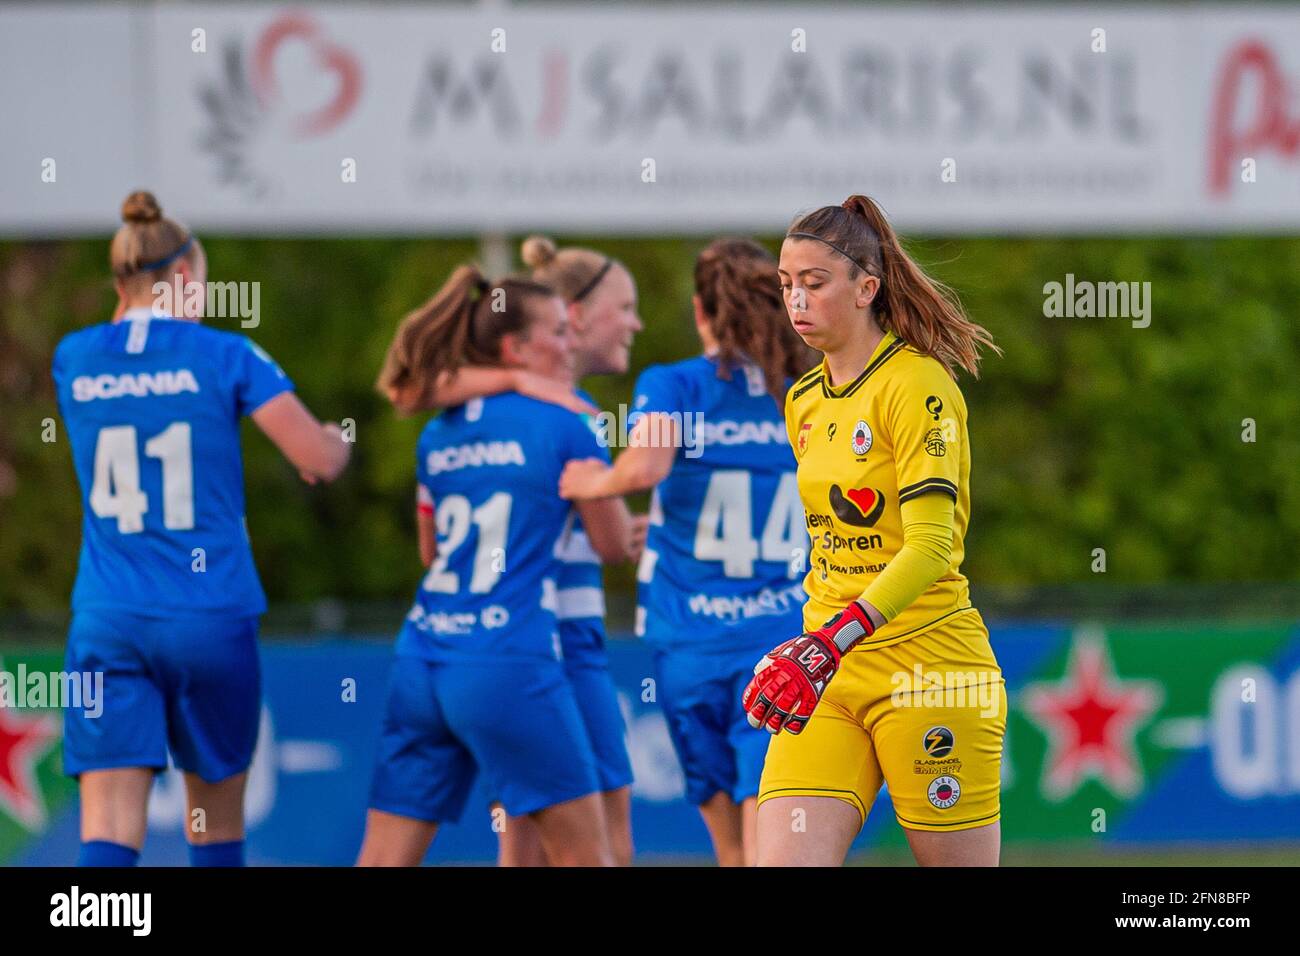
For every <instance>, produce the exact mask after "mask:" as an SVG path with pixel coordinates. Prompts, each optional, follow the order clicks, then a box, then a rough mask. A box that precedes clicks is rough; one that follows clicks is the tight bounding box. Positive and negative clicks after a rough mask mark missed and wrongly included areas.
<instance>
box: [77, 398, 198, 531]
mask: <svg viewBox="0 0 1300 956" xmlns="http://www.w3.org/2000/svg"><path fill="white" fill-rule="evenodd" d="M144 453H145V454H146V455H148V456H149V457H150V458H158V459H161V460H162V469H163V525H164V527H166V528H167V529H168V530H169V531H187V530H189V529H191V528H193V527H194V468H193V465H192V464H191V459H190V423H189V422H172V423H171V424H170V425H168V426H167V427H166V428H165V429H164V430H163V431H161V432H159V433H158V434H157V435H155V436H154V437H153V438H151V439H149V440H148V441H147V442H145V445H144ZM90 510H91V511H93V512H94V513H95V514H96V515H97V516H98V517H100V518H116V519H117V530H118V531H119V532H120V533H122V534H135V533H137V532H140V531H143V530H144V513H145V512H146V511H148V510H149V496H148V495H147V494H145V493H144V491H142V490H141V489H140V457H139V452H138V451H137V445H136V434H135V426H134V425H114V426H111V427H109V428H101V429H100V430H99V438H98V439H97V440H96V442H95V483H94V485H93V486H91V489H90Z"/></svg>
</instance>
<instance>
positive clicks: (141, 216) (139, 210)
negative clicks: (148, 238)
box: [122, 189, 162, 223]
mask: <svg viewBox="0 0 1300 956" xmlns="http://www.w3.org/2000/svg"><path fill="white" fill-rule="evenodd" d="M160 219H162V207H161V206H159V205H158V200H157V199H155V198H154V195H153V193H151V192H148V191H147V190H144V189H141V190H137V191H136V192H133V193H131V195H129V196H127V197H126V200H125V201H124V202H123V203H122V221H123V222H141V223H144V222H157V221H158V220H160Z"/></svg>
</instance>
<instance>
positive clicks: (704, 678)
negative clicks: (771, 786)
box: [654, 649, 753, 866]
mask: <svg viewBox="0 0 1300 956" xmlns="http://www.w3.org/2000/svg"><path fill="white" fill-rule="evenodd" d="M727 664H728V662H727V659H726V658H725V657H723V656H720V655H717V654H694V653H688V652H685V651H681V650H677V649H673V650H656V652H655V655H654V668H655V688H656V691H657V694H658V697H659V704H660V706H661V707H662V708H663V712H664V720H665V722H666V723H667V724H668V736H669V738H670V739H671V740H672V744H673V751H674V752H675V753H676V754H677V762H678V763H679V764H681V767H682V775H683V776H684V777H685V778H686V799H687V800H689V801H690V802H691V803H693V804H695V805H696V806H697V807H699V810H700V816H701V817H702V818H703V820H704V826H705V827H706V828H707V829H708V831H709V839H710V840H711V841H712V843H713V853H714V856H715V857H716V858H717V861H718V865H719V866H741V865H743V863H744V858H745V851H744V843H743V837H742V830H741V810H740V806H739V804H737V803H736V801H735V800H734V799H733V797H732V791H733V789H734V788H735V785H736V761H735V755H734V753H733V751H732V746H731V743H730V741H729V739H728V735H729V734H730V733H731V723H732V719H733V715H732V711H733V710H739V700H740V699H739V697H737V698H736V700H735V701H734V702H733V701H732V700H731V697H732V696H733V695H732V693H731V691H732V687H731V675H730V674H729V673H728V672H727ZM752 666H753V665H752V664H751V667H752Z"/></svg>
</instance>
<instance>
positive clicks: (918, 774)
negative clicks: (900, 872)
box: [868, 612, 1007, 866]
mask: <svg viewBox="0 0 1300 956" xmlns="http://www.w3.org/2000/svg"><path fill="white" fill-rule="evenodd" d="M868 656H869V657H871V659H872V660H873V661H874V662H875V664H876V665H877V671H878V679H879V681H880V682H881V683H882V686H891V687H893V688H894V689H895V691H896V693H893V694H891V695H890V696H889V697H888V698H887V699H885V700H883V701H881V702H880V703H879V704H877V705H876V706H874V707H873V708H872V711H871V714H870V716H869V720H871V721H872V723H871V727H872V733H873V736H874V738H875V740H876V750H877V753H878V755H879V758H880V763H881V767H882V768H883V772H884V775H885V779H886V781H887V782H888V784H889V794H890V798H891V800H892V801H893V804H894V813H895V815H896V817H897V819H898V823H899V825H900V826H902V827H903V829H904V831H905V832H906V834H907V839H908V843H909V844H910V845H911V847H912V853H913V855H914V856H915V857H916V861H917V863H919V864H920V865H922V866H997V865H998V860H999V855H1000V847H1001V826H1000V824H999V819H1000V796H1001V761H1002V741H1003V736H1004V734H1005V732H1006V720H1007V697H1006V688H1005V685H1004V683H1003V680H1002V674H1001V670H1000V669H999V667H998V664H997V660H996V658H995V657H994V656H993V652H992V649H991V648H990V647H989V644H988V632H987V630H985V628H984V625H983V622H982V621H981V620H980V618H979V615H978V614H977V613H974V612H971V613H968V614H963V615H961V616H960V617H958V618H957V619H955V620H953V621H951V622H949V623H946V624H944V625H943V626H941V627H938V628H935V629H934V630H932V631H928V632H926V633H925V634H922V635H920V636H918V637H914V638H912V639H911V640H909V641H905V642H903V643H902V644H899V645H896V646H895V647H888V648H882V649H880V650H879V651H873V652H872V653H871V655H868ZM918 667H919V669H920V671H921V673H923V674H925V675H927V683H926V686H925V687H924V688H922V689H920V690H919V691H918V690H915V689H912V688H907V687H900V685H899V684H898V682H897V680H896V679H895V677H894V675H896V674H899V673H904V674H912V673H914V672H915V670H916V669H917V668H918Z"/></svg>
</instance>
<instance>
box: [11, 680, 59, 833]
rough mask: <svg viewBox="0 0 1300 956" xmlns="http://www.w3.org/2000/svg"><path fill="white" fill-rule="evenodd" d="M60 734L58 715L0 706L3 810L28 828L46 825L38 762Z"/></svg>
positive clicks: (54, 744) (36, 829) (53, 745)
mask: <svg viewBox="0 0 1300 956" xmlns="http://www.w3.org/2000/svg"><path fill="white" fill-rule="evenodd" d="M0 666H2V664H0ZM60 736H61V735H60V727H59V720H58V718H57V717H54V716H53V715H51V714H40V713H35V714H25V713H23V712H21V711H19V710H17V709H15V708H12V707H4V706H0V812H2V813H7V814H8V815H9V816H11V817H13V818H14V819H15V820H17V821H18V822H19V823H20V824H22V825H23V826H24V827H25V828H26V829H28V830H32V831H38V830H41V829H43V828H44V827H45V819H46V817H45V801H44V800H43V799H42V798H41V791H40V787H38V786H37V784H36V765H37V764H38V763H39V762H40V760H41V758H42V757H44V756H45V755H46V754H47V753H49V752H50V751H51V750H52V749H54V747H55V746H57V745H58V742H59V737H60Z"/></svg>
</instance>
